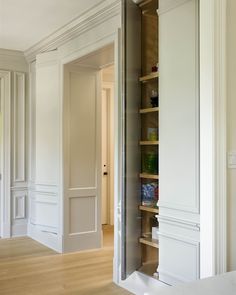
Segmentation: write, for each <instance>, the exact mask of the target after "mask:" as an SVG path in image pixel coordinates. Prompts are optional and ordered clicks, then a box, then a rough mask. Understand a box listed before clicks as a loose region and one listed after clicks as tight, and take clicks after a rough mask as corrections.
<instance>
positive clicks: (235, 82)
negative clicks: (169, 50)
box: [227, 0, 236, 271]
mask: <svg viewBox="0 0 236 295" xmlns="http://www.w3.org/2000/svg"><path fill="white" fill-rule="evenodd" d="M227 4H228V7H227V96H228V101H227V104H228V106H227V119H228V120H227V123H228V134H227V135H228V142H227V143H228V151H236V115H235V112H236V57H235V53H236V1H235V0H227ZM235 209H236V170H235V169H228V270H229V271H231V270H236V213H235Z"/></svg>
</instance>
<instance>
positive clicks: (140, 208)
mask: <svg viewBox="0 0 236 295" xmlns="http://www.w3.org/2000/svg"><path fill="white" fill-rule="evenodd" d="M139 210H141V211H146V212H151V213H157V214H158V213H159V209H158V208H155V207H149V206H142V205H140V206H139Z"/></svg>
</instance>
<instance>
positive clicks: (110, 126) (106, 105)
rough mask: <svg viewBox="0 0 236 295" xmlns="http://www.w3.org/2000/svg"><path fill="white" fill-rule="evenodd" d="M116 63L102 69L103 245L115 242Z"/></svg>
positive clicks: (111, 244)
mask: <svg viewBox="0 0 236 295" xmlns="http://www.w3.org/2000/svg"><path fill="white" fill-rule="evenodd" d="M114 82H115V81H114V65H110V66H108V67H105V68H103V69H102V203H101V208H102V231H103V247H107V246H109V247H111V246H113V244H114V242H113V241H114V209H113V208H114Z"/></svg>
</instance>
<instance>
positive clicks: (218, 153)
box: [214, 0, 227, 274]
mask: <svg viewBox="0 0 236 295" xmlns="http://www.w3.org/2000/svg"><path fill="white" fill-rule="evenodd" d="M215 3H216V4H215V6H216V9H215V18H216V21H215V28H216V29H215V30H216V34H215V46H214V50H215V56H216V61H215V63H216V64H215V68H217V71H216V73H215V99H216V101H215V163H216V174H215V186H216V187H215V195H216V200H215V206H216V208H215V209H216V210H215V228H216V229H217V230H216V231H215V235H216V237H215V241H216V245H215V252H216V265H215V267H216V274H222V273H225V272H226V271H227V162H226V153H227V147H226V144H227V123H226V121H227V120H226V116H227V113H226V101H227V94H226V35H227V34H226V7H227V3H226V0H217V1H215Z"/></svg>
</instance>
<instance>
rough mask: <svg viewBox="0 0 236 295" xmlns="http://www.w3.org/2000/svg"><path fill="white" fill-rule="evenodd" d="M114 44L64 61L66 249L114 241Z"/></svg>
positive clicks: (74, 249)
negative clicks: (67, 61) (69, 60)
mask: <svg viewBox="0 0 236 295" xmlns="http://www.w3.org/2000/svg"><path fill="white" fill-rule="evenodd" d="M113 65H114V44H109V45H107V46H105V47H103V48H101V49H99V50H96V51H94V52H91V53H90V54H88V55H86V56H83V57H80V58H78V59H76V60H73V61H72V62H70V63H68V64H65V65H64V106H63V107H64V124H63V127H64V136H63V141H64V149H63V150H64V151H63V153H64V222H65V228H64V233H65V234H64V252H71V251H79V250H89V249H98V248H102V247H103V246H105V247H106V246H113V240H114V233H113V223H114V217H113V215H114V210H113V207H114V197H113V195H114V180H113V179H114V160H113V158H114V144H113V134H114V132H113V129H114V122H113V121H114V116H113V115H112V114H113V113H114V101H113V96H114V67H113Z"/></svg>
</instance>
